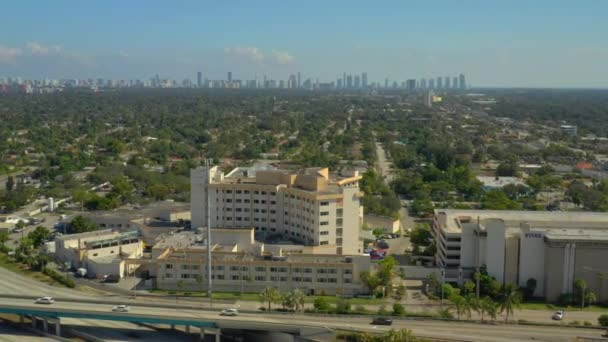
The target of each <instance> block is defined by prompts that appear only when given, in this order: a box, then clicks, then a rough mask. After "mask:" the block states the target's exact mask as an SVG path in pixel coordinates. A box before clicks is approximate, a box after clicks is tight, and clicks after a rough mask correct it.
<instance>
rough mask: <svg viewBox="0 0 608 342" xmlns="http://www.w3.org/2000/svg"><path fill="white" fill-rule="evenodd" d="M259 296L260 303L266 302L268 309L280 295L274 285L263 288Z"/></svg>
mask: <svg viewBox="0 0 608 342" xmlns="http://www.w3.org/2000/svg"><path fill="white" fill-rule="evenodd" d="M259 296H260V301H261V302H262V303H268V311H270V309H271V305H272V303H275V302H276V301H278V300H279V299H280V297H281V296H280V293H279V291H277V289H275V288H274V287H267V288H265V289H264V290H262V292H260V295H259Z"/></svg>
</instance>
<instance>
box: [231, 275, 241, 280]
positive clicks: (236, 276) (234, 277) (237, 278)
mask: <svg viewBox="0 0 608 342" xmlns="http://www.w3.org/2000/svg"><path fill="white" fill-rule="evenodd" d="M240 279H241V278H240V277H239V276H238V275H233V276H232V280H240Z"/></svg>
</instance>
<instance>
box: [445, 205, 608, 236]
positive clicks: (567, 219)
mask: <svg viewBox="0 0 608 342" xmlns="http://www.w3.org/2000/svg"><path fill="white" fill-rule="evenodd" d="M435 217H436V218H437V221H438V223H440V224H442V228H443V229H444V230H445V231H446V232H448V233H460V232H461V231H462V228H461V224H467V223H474V222H476V221H477V220H478V219H479V220H480V221H484V220H490V219H495V220H502V221H504V223H505V225H506V226H507V228H519V226H520V224H521V223H528V224H530V226H531V228H532V229H535V230H539V229H546V230H556V229H562V230H570V231H576V230H585V229H591V230H598V229H608V213H600V212H582V211H576V212H573V211H524V210H460V209H435Z"/></svg>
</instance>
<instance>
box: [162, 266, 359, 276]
mask: <svg viewBox="0 0 608 342" xmlns="http://www.w3.org/2000/svg"><path fill="white" fill-rule="evenodd" d="M180 268H181V269H182V270H199V269H201V265H198V264H182V265H180ZM202 268H204V269H205V270H206V269H207V268H206V267H202ZM165 269H167V270H170V269H173V264H165ZM211 269H212V270H215V271H223V270H225V269H226V266H223V265H215V266H211ZM228 269H229V270H230V271H233V272H239V271H241V272H248V271H249V266H237V265H233V266H229V268H228ZM253 270H254V271H255V272H266V271H267V270H269V271H270V272H272V273H288V272H289V268H288V267H274V266H273V267H269V268H267V267H265V266H256V267H255V268H253ZM314 271H315V270H314V269H312V268H310V267H293V268H292V269H291V272H292V273H313V272H314ZM338 271H339V270H338V269H335V268H318V269H316V273H317V274H337V273H338ZM352 272H353V271H352V270H351V269H343V270H342V273H344V274H352Z"/></svg>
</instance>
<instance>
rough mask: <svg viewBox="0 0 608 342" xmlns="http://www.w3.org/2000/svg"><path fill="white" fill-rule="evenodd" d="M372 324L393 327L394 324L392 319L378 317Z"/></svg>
mask: <svg viewBox="0 0 608 342" xmlns="http://www.w3.org/2000/svg"><path fill="white" fill-rule="evenodd" d="M372 324H375V325H392V324H393V320H392V319H390V318H386V317H376V318H374V320H373V321H372Z"/></svg>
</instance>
